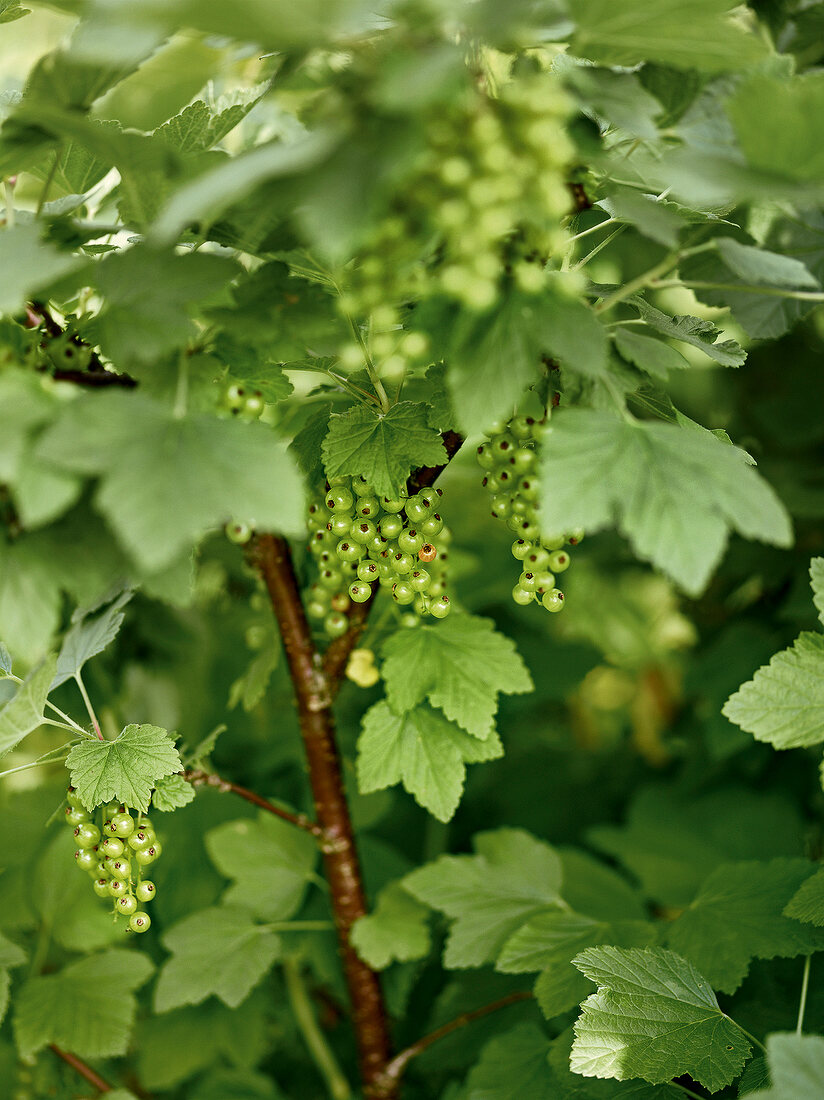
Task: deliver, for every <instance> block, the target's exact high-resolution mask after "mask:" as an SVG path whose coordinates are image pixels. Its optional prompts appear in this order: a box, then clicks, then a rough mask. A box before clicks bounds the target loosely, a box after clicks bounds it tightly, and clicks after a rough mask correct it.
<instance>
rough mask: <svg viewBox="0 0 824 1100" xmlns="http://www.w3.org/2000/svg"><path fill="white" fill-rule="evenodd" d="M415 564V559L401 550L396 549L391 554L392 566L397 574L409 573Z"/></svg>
mask: <svg viewBox="0 0 824 1100" xmlns="http://www.w3.org/2000/svg"><path fill="white" fill-rule="evenodd" d="M414 566H415V559H414V558H413V557H412V555H411V554H407V553H405V552H404V551H403V550H397V551H396V552H395V553H394V554H393V555H392V568H393V569H394V570H395V572H396V573H398V574H401V575H403V574H405V573H411V572H412V570H413V568H414Z"/></svg>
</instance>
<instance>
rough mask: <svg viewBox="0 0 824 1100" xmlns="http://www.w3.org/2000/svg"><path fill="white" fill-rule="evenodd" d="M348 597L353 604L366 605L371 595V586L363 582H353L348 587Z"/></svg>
mask: <svg viewBox="0 0 824 1100" xmlns="http://www.w3.org/2000/svg"><path fill="white" fill-rule="evenodd" d="M349 595H350V596H351V597H352V599H353V600H354V601H355V603H366V601H367V600H368V599H369V597H370V596H371V595H372V585H371V584H365V583H364V582H363V581H354V582H353V583H352V584H350V585H349Z"/></svg>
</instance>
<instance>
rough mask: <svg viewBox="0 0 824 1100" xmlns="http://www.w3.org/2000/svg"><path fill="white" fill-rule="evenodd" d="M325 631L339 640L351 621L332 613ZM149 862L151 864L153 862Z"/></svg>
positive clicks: (337, 612)
mask: <svg viewBox="0 0 824 1100" xmlns="http://www.w3.org/2000/svg"><path fill="white" fill-rule="evenodd" d="M323 629H324V630H325V631H326V633H327V634H328V635H329V637H330V638H339V637H340V636H341V634H345V633H346V631H347V630H348V629H349V620H348V619H347V617H346V616H345V615H344V614H343V612H342V611H330V612H329V614H328V615H327V616H326V618H325V619H324V620H323ZM138 862H139V860H138ZM149 862H150V863H151V860H149ZM141 866H142V864H141Z"/></svg>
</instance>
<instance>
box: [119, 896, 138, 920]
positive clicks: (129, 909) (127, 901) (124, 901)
mask: <svg viewBox="0 0 824 1100" xmlns="http://www.w3.org/2000/svg"><path fill="white" fill-rule="evenodd" d="M114 907H115V910H116V911H117V912H118V913H123V914H124V915H125V916H127V917H130V916H131V915H132V913H134V912H135V910H136V909H137V900H136V898H133V897H132V895H131V894H124V895H123V897H122V898H118V899H117V901H116V902H115V903H114Z"/></svg>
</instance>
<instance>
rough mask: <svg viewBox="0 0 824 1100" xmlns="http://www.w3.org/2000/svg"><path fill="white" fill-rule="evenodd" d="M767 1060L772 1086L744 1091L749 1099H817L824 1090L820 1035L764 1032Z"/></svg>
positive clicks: (823, 1051)
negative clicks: (759, 1089)
mask: <svg viewBox="0 0 824 1100" xmlns="http://www.w3.org/2000/svg"><path fill="white" fill-rule="evenodd" d="M767 1063H768V1065H769V1067H770V1078H771V1080H772V1087H771V1088H768V1089H764V1090H763V1091H760V1092H751V1093H748V1094H747V1095H748V1097H749V1100H818V1098H819V1097H820V1096H821V1095H822V1092H824V1038H822V1037H821V1036H820V1035H790V1034H781V1033H777V1034H774V1035H768V1036H767Z"/></svg>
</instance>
